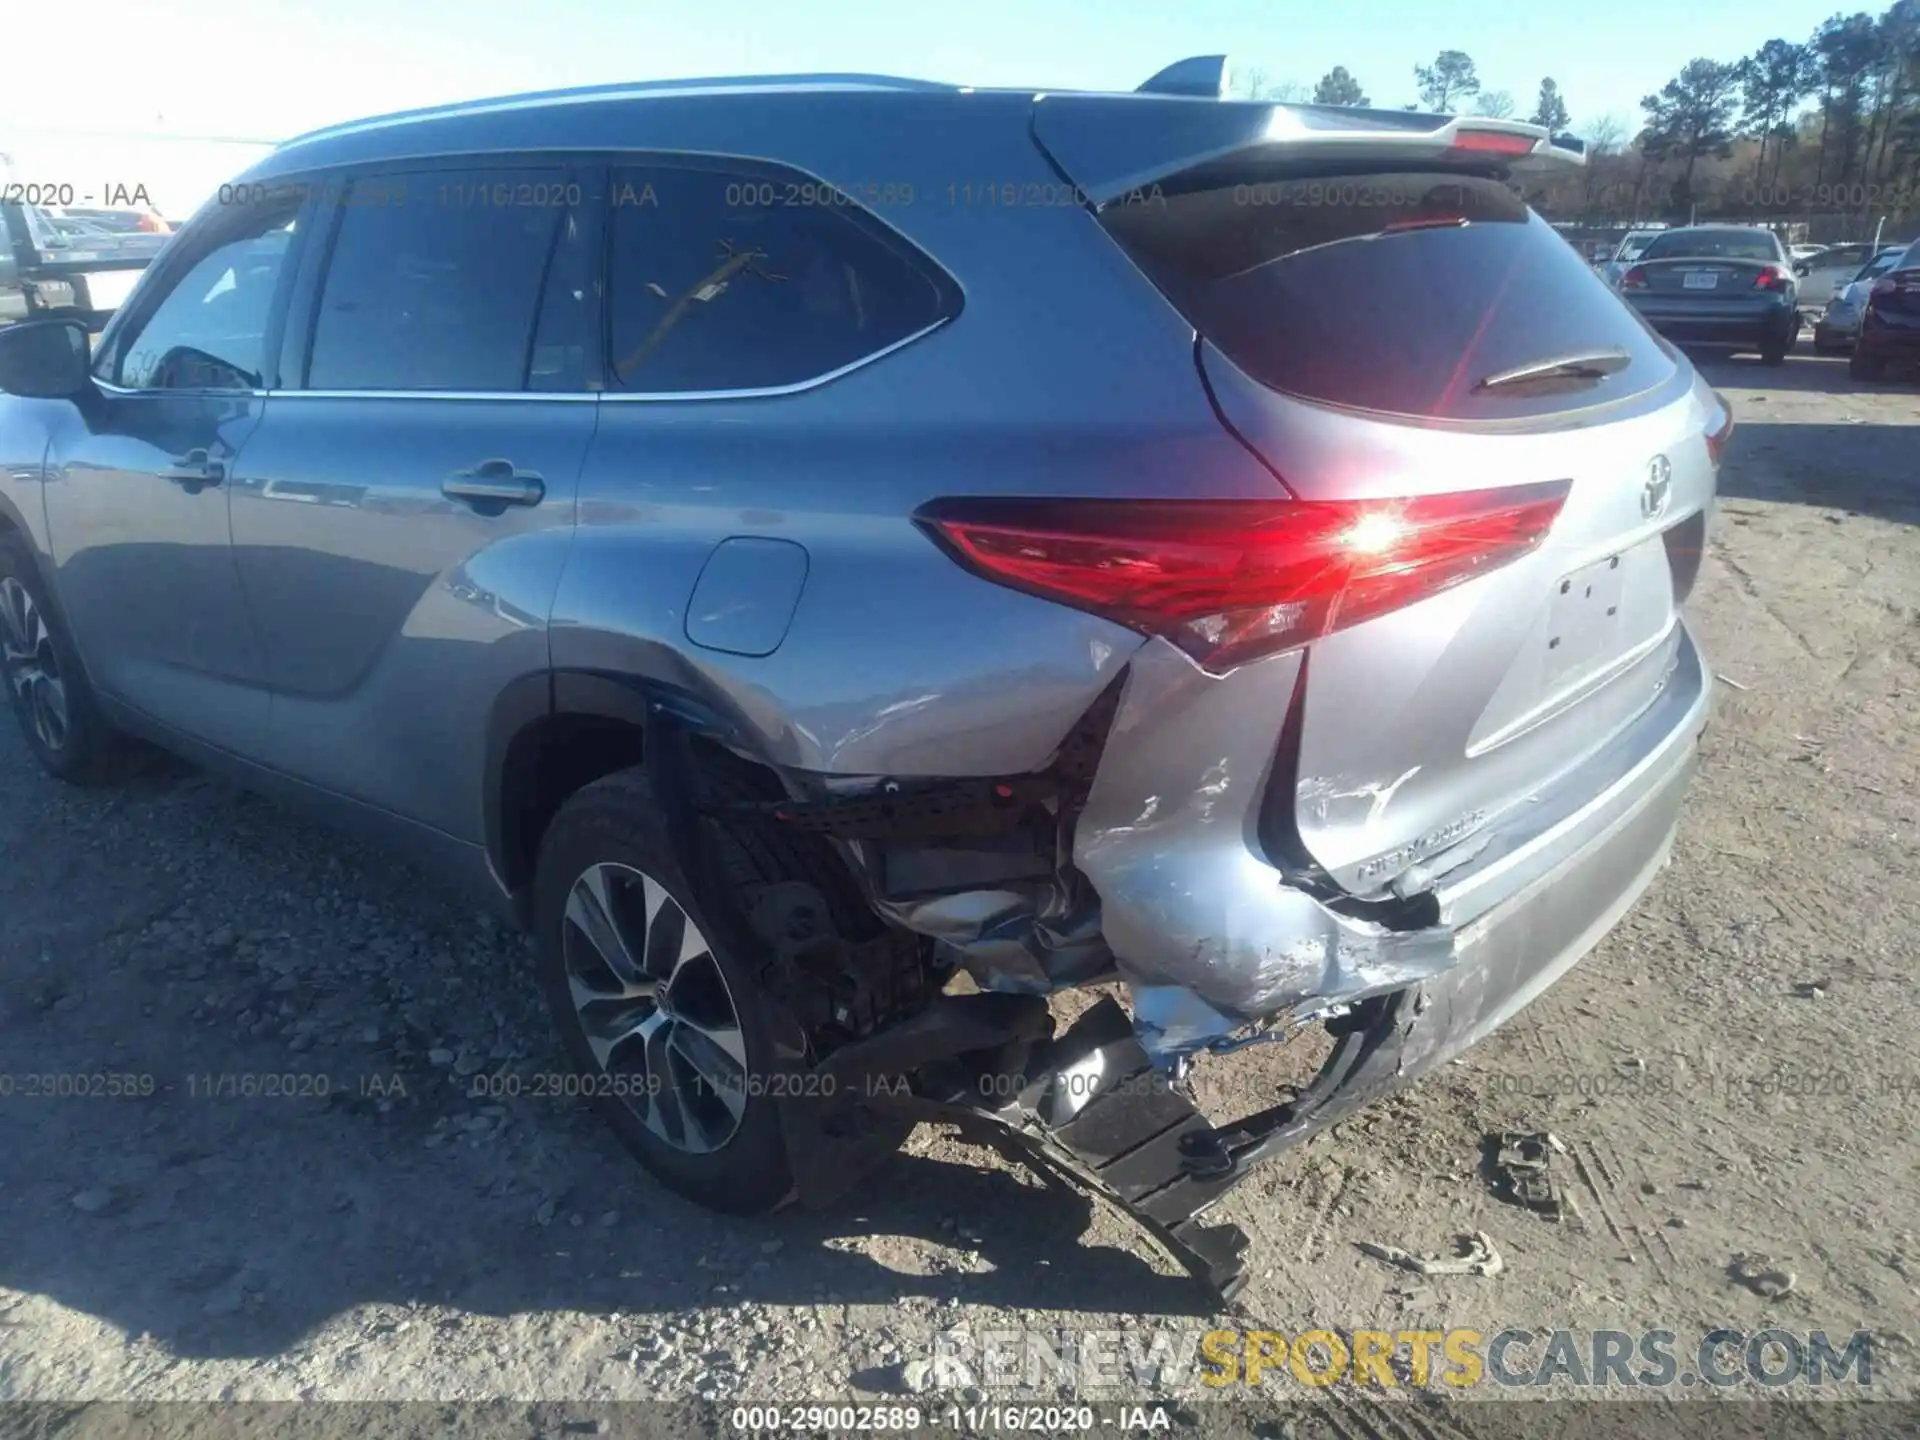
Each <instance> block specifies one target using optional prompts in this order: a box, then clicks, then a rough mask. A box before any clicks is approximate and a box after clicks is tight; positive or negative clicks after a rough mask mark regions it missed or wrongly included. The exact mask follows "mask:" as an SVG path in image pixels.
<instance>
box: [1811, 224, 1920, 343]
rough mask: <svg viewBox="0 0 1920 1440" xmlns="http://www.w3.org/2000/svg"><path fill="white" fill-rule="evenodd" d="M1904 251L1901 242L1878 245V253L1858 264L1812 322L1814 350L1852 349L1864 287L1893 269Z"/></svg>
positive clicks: (1862, 307) (1863, 304)
mask: <svg viewBox="0 0 1920 1440" xmlns="http://www.w3.org/2000/svg"><path fill="white" fill-rule="evenodd" d="M1906 251H1907V247H1906V246H1904V245H1886V246H1882V247H1881V249H1880V253H1879V254H1877V255H1875V256H1874V257H1873V258H1872V259H1871V260H1869V261H1868V262H1867V263H1866V264H1865V265H1863V266H1861V267H1860V272H1859V274H1857V275H1855V276H1854V277H1853V279H1851V280H1849V281H1848V282H1847V283H1846V285H1844V286H1843V287H1842V288H1841V290H1840V293H1839V294H1837V295H1835V296H1834V297H1833V299H1831V300H1829V301H1828V302H1827V308H1826V309H1825V310H1823V311H1822V312H1821V314H1820V318H1819V320H1817V321H1815V322H1814V327H1813V348H1814V351H1815V353H1816V354H1820V355H1844V354H1846V353H1847V352H1848V351H1849V350H1851V349H1853V342H1854V338H1855V337H1856V336H1857V335H1859V333H1860V316H1861V315H1862V314H1863V313H1864V312H1865V310H1866V308H1867V293H1868V291H1869V290H1870V289H1871V288H1872V285H1873V282H1874V280H1875V279H1876V278H1878V277H1879V276H1881V275H1884V274H1886V273H1887V272H1888V271H1889V270H1891V269H1893V267H1894V265H1895V263H1896V262H1897V261H1898V260H1899V259H1900V257H1901V256H1902V255H1904V254H1906Z"/></svg>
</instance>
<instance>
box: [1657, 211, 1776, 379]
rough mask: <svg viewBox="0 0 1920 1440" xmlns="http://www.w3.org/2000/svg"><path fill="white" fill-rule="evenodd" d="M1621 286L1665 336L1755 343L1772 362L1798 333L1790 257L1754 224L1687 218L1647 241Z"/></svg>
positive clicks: (1740, 345) (1743, 346) (1689, 341)
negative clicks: (1678, 226)
mask: <svg viewBox="0 0 1920 1440" xmlns="http://www.w3.org/2000/svg"><path fill="white" fill-rule="evenodd" d="M1620 294H1621V296H1622V297H1623V298H1624V299H1625V300H1626V301H1627V303H1628V304H1630V305H1631V306H1633V308H1634V309H1635V310H1637V311H1639V312H1640V315H1641V317H1642V318H1643V319H1645V320H1646V321H1647V323H1648V324H1650V325H1652V326H1653V328H1654V329H1656V330H1658V331H1659V332H1660V333H1661V334H1662V335H1664V336H1666V337H1667V338H1668V339H1669V340H1673V341H1675V342H1677V343H1680V344H1685V345H1718V346H1726V347H1729V348H1731V349H1734V350H1757V351H1759V352H1760V359H1761V362H1762V363H1763V364H1767V365H1778V364H1780V363H1781V362H1782V361H1783V360H1785V359H1786V357H1787V351H1788V350H1790V349H1792V348H1793V342H1794V339H1795V337H1796V336H1798V335H1799V333H1800V311H1799V305H1798V295H1797V291H1796V287H1795V283H1794V277H1793V262H1792V261H1791V260H1790V259H1789V258H1788V255H1787V252H1786V249H1785V248H1784V247H1783V246H1782V245H1781V243H1780V237H1779V236H1778V235H1776V234H1774V233H1773V231H1771V230H1764V229H1762V228H1760V227H1759V226H1757V225H1689V226H1687V227H1685V228H1684V229H1680V230H1669V231H1668V232H1667V233H1666V234H1664V235H1661V236H1658V237H1656V238H1655V239H1654V240H1652V241H1651V242H1649V243H1648V245H1647V248H1646V249H1645V250H1643V251H1641V253H1640V258H1639V259H1638V260H1637V261H1635V262H1634V264H1633V266H1632V268H1630V269H1629V270H1628V271H1627V272H1626V273H1625V274H1624V275H1622V276H1621V277H1620Z"/></svg>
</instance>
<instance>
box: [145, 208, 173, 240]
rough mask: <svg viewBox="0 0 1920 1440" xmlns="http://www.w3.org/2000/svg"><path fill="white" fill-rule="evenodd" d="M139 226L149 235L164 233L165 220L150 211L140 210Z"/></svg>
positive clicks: (165, 230)
mask: <svg viewBox="0 0 1920 1440" xmlns="http://www.w3.org/2000/svg"><path fill="white" fill-rule="evenodd" d="M139 227H140V229H141V230H143V231H144V232H146V233H147V234H149V235H165V234H166V233H167V223H166V221H164V220H162V219H161V218H160V217H159V216H158V215H155V214H153V213H152V212H150V211H142V212H141V215H140V220H139Z"/></svg>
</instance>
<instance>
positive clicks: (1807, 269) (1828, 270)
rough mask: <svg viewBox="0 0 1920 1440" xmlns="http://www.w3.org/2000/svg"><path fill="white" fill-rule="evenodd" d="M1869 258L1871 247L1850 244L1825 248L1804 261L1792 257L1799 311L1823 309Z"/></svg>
mask: <svg viewBox="0 0 1920 1440" xmlns="http://www.w3.org/2000/svg"><path fill="white" fill-rule="evenodd" d="M1873 255H1874V246H1873V245H1872V244H1871V243H1869V242H1866V241H1851V240H1850V241H1848V242H1846V243H1845V244H1842V245H1829V246H1827V247H1826V248H1825V249H1823V250H1821V251H1820V252H1819V253H1818V254H1816V255H1813V256H1811V257H1809V258H1808V259H1805V260H1802V259H1799V258H1798V257H1795V259H1794V262H1793V273H1794V274H1795V275H1796V276H1798V277H1799V280H1800V308H1801V309H1802V310H1819V309H1821V308H1823V307H1824V306H1825V305H1826V303H1827V302H1828V301H1829V300H1831V299H1833V297H1834V296H1835V295H1836V294H1838V293H1839V292H1840V290H1841V289H1842V288H1843V287H1845V286H1846V285H1848V284H1849V283H1850V282H1851V281H1852V280H1853V277H1854V276H1856V275H1858V274H1859V273H1860V267H1861V266H1862V265H1865V264H1866V263H1867V262H1868V261H1869V260H1871V259H1873Z"/></svg>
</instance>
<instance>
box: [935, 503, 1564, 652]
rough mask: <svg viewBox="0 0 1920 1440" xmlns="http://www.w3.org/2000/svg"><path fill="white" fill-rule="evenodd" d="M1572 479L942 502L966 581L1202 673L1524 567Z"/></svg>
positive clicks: (944, 531)
mask: <svg viewBox="0 0 1920 1440" xmlns="http://www.w3.org/2000/svg"><path fill="white" fill-rule="evenodd" d="M1567 488H1568V482H1566V481H1556V482H1552V483H1548V484H1542V485H1523V486H1515V487H1513V488H1511V489H1505V490H1475V491H1468V492H1466V493H1464V494H1456V495H1420V496H1414V497H1411V498H1408V499H1401V500H1356V501H1327V500H1300V501H1266V500H1192V501H1189V500H1041V499H1004V500H1002V499H971V498H964V499H952V500H936V501H934V502H933V503H932V504H931V505H928V506H925V507H924V508H923V509H922V510H921V511H920V512H919V514H918V515H917V516H916V517H915V518H916V519H917V520H918V521H919V522H920V523H921V525H923V526H924V527H926V529H927V530H928V532H929V533H930V534H932V535H934V536H935V537H936V538H937V539H938V540H939V541H941V542H942V544H943V545H944V546H945V547H946V549H947V550H948V552H949V553H950V554H952V555H953V557H954V558H955V559H956V560H958V561H959V562H960V563H961V564H962V565H965V566H966V567H967V568H968V569H969V570H972V571H973V572H974V573H975V574H977V575H980V576H982V577H984V578H986V579H988V580H993V581H996V582H998V583H999V584H1002V585H1008V586H1011V587H1012V588H1014V589H1016V590H1024V591H1026V592H1028V593H1029V594H1033V595H1039V596H1043V597H1044V598H1046V599H1049V600H1057V601H1060V602H1061V603H1063V604H1067V605H1072V606H1075V607H1077V608H1079V609H1082V610H1091V611H1093V612H1094V613H1095V614H1097V615H1104V616H1106V617H1107V618H1108V619H1110V620H1115V621H1118V622H1119V623H1120V624H1122V625H1128V626H1131V627H1132V628H1134V629H1136V630H1141V631H1145V632H1146V633H1147V634H1150V635H1162V636H1165V637H1166V638H1167V639H1168V640H1171V641H1172V642H1173V643H1174V644H1176V645H1178V646H1180V647H1181V649H1183V650H1185V651H1186V652H1187V653H1188V654H1189V655H1191V656H1193V658H1194V659H1195V660H1197V661H1199V662H1200V663H1201V664H1203V665H1204V666H1206V668H1208V669H1209V670H1215V671H1219V670H1225V669H1229V668H1231V667H1232V666H1234V665H1238V664H1241V663H1243V662H1244V661H1247V660H1251V659H1254V658H1256V657H1257V656H1261V655H1268V654H1272V653H1274V652H1276V651H1280V650H1291V649H1293V648H1295V647H1297V646H1300V645H1304V644H1306V643H1307V642H1309V641H1311V640H1317V639H1319V638H1320V637H1321V636H1323V635H1328V634H1331V633H1332V632H1333V631H1335V630H1340V629H1344V628H1345V627H1347V626H1349V625H1357V624H1359V623H1360V622H1361V621H1363V620H1369V619H1372V618H1373V617H1374V616H1377V615H1383V614H1385V613H1387V612H1388V611H1390V610H1397V609H1400V608H1401V607H1402V606H1406V605H1411V604H1412V603H1413V602H1414V601H1416V600H1423V599H1425V598H1427V597H1428V596H1430V595H1434V594H1437V593H1438V592H1440V591H1441V590H1445V589H1447V588H1448V587H1449V586H1452V585H1457V584H1459V583H1460V582H1462V581H1464V580H1470V579H1472V578H1473V577H1474V576H1476V575H1481V574H1484V573H1486V572H1487V571H1489V570H1492V569H1495V568H1496V567H1498V566H1501V565H1505V564H1507V563H1509V562H1510V561H1512V560H1515V559H1518V558H1519V557H1520V556H1522V555H1524V554H1526V553H1527V552H1528V551H1529V550H1532V549H1533V548H1534V547H1535V546H1537V545H1538V544H1539V543H1540V541H1541V540H1542V539H1543V538H1544V537H1545V535H1546V534H1547V531H1548V530H1549V529H1551V528H1552V526H1553V521H1554V517H1555V516H1557V515H1558V514H1559V513H1560V506H1561V504H1562V502H1564V501H1565V499H1566V496H1567Z"/></svg>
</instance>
